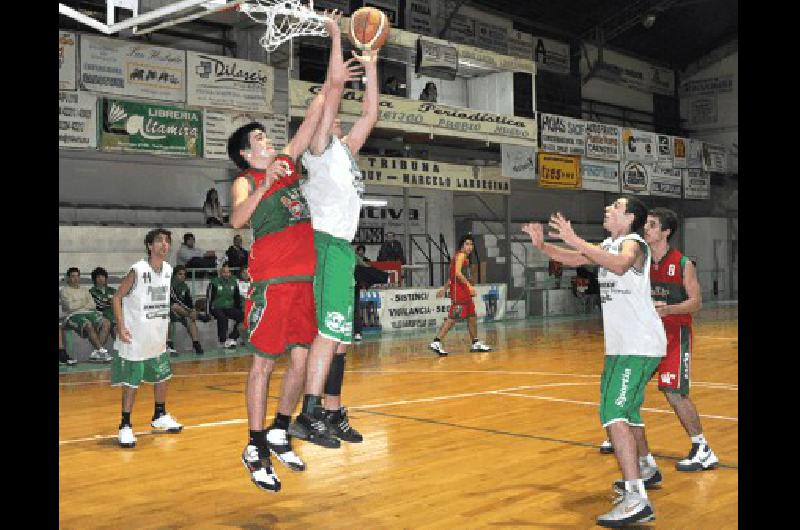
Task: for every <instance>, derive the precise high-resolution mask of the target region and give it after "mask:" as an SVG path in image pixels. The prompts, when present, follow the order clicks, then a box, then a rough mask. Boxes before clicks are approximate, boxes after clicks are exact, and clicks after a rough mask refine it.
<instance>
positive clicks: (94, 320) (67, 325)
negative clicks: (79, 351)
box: [64, 311, 103, 336]
mask: <svg viewBox="0 0 800 530" xmlns="http://www.w3.org/2000/svg"><path fill="white" fill-rule="evenodd" d="M87 322H88V323H89V324H91V325H92V326H94V328H95V329H100V326H101V325H102V324H103V315H101V314H100V313H98V312H96V311H92V312H87V313H76V314H74V315H72V316H70V317H68V318H67V319H66V320H65V321H64V329H69V330H72V331H74V332H75V333H77V334H78V335H81V336H84V332H83V331H84V329H85V326H86V324H87Z"/></svg>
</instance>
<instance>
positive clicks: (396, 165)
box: [358, 156, 511, 194]
mask: <svg viewBox="0 0 800 530" xmlns="http://www.w3.org/2000/svg"><path fill="white" fill-rule="evenodd" d="M358 167H359V168H360V169H361V174H362V176H363V177H364V182H365V183H366V184H376V185H380V186H400V187H404V188H428V189H436V190H446V191H472V192H480V193H502V194H510V193H511V179H509V178H508V177H504V176H502V175H500V172H499V171H495V172H491V171H488V172H487V171H482V170H483V169H484V168H479V167H477V166H466V165H461V164H449V163H447V162H437V161H435V160H417V159H413V158H394V157H385V156H361V157H359V159H358Z"/></svg>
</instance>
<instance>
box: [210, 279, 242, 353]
mask: <svg viewBox="0 0 800 530" xmlns="http://www.w3.org/2000/svg"><path fill="white" fill-rule="evenodd" d="M207 304H208V306H207V307H208V311H207V312H208V313H210V314H212V315H214V318H216V319H217V338H219V342H220V346H222V347H224V348H235V347H236V340H237V339H238V338H239V324H241V322H242V321H243V320H244V311H242V305H243V304H242V297H241V296H240V295H239V285H238V283H237V282H236V280H235V279H234V278H233V276H231V269H230V267H228V265H223V266H222V268H220V270H219V277H217V278H213V279H212V280H211V283H209V284H208V301H207ZM229 318H230V319H231V320H234V321H235V323H234V325H233V331H231V333H230V335H228V319H229ZM226 337H227V340H226Z"/></svg>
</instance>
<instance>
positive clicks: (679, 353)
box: [658, 323, 692, 396]
mask: <svg viewBox="0 0 800 530" xmlns="http://www.w3.org/2000/svg"><path fill="white" fill-rule="evenodd" d="M664 331H665V332H666V333H667V355H665V356H664V357H663V358H662V359H661V363H660V364H659V365H658V389H659V390H662V391H664V392H675V393H677V394H682V395H684V396H685V395H686V394H688V393H689V363H690V359H691V352H692V326H690V325H686V324H666V323H665V324H664Z"/></svg>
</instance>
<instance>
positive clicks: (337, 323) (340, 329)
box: [325, 311, 353, 334]
mask: <svg viewBox="0 0 800 530" xmlns="http://www.w3.org/2000/svg"><path fill="white" fill-rule="evenodd" d="M325 327H326V328H328V329H329V330H331V331H335V332H336V333H344V334H349V333H352V331H353V324H352V323H351V322H345V318H344V315H343V314H341V313H339V312H337V311H328V314H327V315H325Z"/></svg>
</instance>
